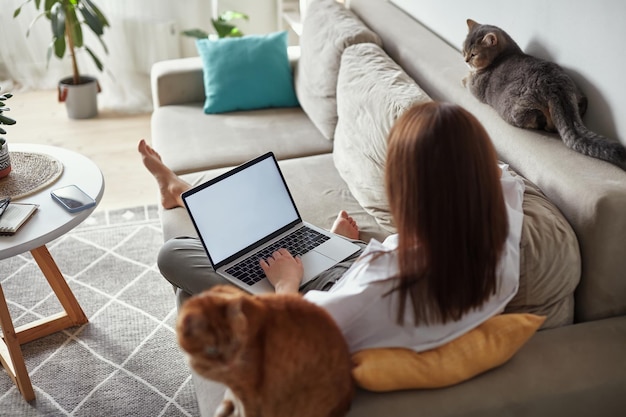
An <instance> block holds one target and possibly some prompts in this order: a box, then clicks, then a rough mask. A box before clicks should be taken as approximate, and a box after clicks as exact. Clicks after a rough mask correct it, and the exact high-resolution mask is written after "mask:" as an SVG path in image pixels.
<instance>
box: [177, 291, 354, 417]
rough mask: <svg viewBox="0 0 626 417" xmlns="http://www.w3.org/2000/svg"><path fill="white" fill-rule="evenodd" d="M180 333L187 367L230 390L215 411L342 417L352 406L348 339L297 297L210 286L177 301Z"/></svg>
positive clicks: (256, 416)
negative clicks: (188, 297)
mask: <svg viewBox="0 0 626 417" xmlns="http://www.w3.org/2000/svg"><path fill="white" fill-rule="evenodd" d="M177 334H178V341H179V344H180V346H181V347H182V348H183V349H184V350H185V351H186V352H187V354H188V356H189V361H190V365H191V367H192V368H193V369H194V370H195V371H196V372H197V373H198V374H199V375H201V376H203V377H205V378H208V379H210V380H213V381H217V382H220V383H223V384H224V385H226V386H227V387H228V388H229V390H230V392H228V391H227V393H226V396H225V398H224V401H223V402H222V404H221V406H220V407H219V408H218V410H217V411H216V414H215V415H216V416H219V417H226V416H231V417H234V416H245V417H293V416H299V417H339V416H344V415H345V414H346V413H347V411H348V410H349V408H350V403H351V401H352V396H353V394H354V382H353V379H352V375H351V368H352V364H351V359H350V354H349V352H348V347H347V344H346V342H345V339H344V338H343V335H342V334H341V331H340V330H339V328H338V327H337V325H336V324H335V322H334V320H333V319H332V318H331V317H330V315H329V314H328V313H326V311H324V310H323V309H322V308H320V307H318V306H316V305H314V304H312V303H310V302H308V301H306V300H304V299H303V298H302V297H301V296H300V295H296V294H293V295H292V294H289V295H278V294H268V295H260V296H253V295H250V294H247V293H245V292H243V291H241V290H238V289H236V288H234V287H230V286H218V287H214V288H212V289H211V290H208V291H205V292H204V293H202V294H199V295H196V296H194V297H192V298H190V299H189V300H188V301H187V302H186V303H185V304H184V305H183V306H182V308H181V311H180V314H179V316H178V322H177Z"/></svg>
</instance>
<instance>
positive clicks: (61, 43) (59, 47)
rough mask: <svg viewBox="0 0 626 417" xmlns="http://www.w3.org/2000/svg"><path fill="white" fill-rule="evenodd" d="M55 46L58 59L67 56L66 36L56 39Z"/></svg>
mask: <svg viewBox="0 0 626 417" xmlns="http://www.w3.org/2000/svg"><path fill="white" fill-rule="evenodd" d="M53 45H54V55H56V57H57V58H63V57H64V56H65V36H61V37H60V38H54V42H53ZM48 60H49V59H48Z"/></svg>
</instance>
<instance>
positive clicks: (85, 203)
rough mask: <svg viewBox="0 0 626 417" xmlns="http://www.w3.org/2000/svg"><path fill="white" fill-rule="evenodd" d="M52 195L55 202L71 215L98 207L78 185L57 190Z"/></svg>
mask: <svg viewBox="0 0 626 417" xmlns="http://www.w3.org/2000/svg"><path fill="white" fill-rule="evenodd" d="M50 195H51V196H52V198H53V199H54V201H56V202H57V203H59V204H60V205H61V206H63V208H64V209H65V210H67V211H69V212H70V213H76V212H78V211H81V210H85V209H88V208H89V207H93V206H95V205H96V201H95V200H94V199H93V198H91V197H89V196H88V195H87V193H85V192H84V191H83V190H81V189H80V188H78V187H77V186H76V185H68V186H66V187H62V188H57V189H56V190H53V191H51V192H50Z"/></svg>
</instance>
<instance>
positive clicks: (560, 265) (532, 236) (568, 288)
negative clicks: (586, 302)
mask: <svg viewBox="0 0 626 417" xmlns="http://www.w3.org/2000/svg"><path fill="white" fill-rule="evenodd" d="M510 171H511V174H512V175H517V174H516V173H515V172H513V171H512V170H510ZM524 184H525V186H526V189H525V191H524V203H523V209H524V223H523V225H522V239H521V242H520V285H519V290H518V291H517V294H516V295H515V297H513V299H512V300H511V301H510V302H509V304H508V305H507V307H506V309H505V312H507V313H521V312H526V313H534V314H538V315H545V316H547V319H546V321H545V322H544V323H543V326H542V328H544V329H546V328H552V327H559V326H564V325H566V324H572V323H573V322H574V291H575V289H576V287H577V286H578V283H579V281H580V275H581V258H580V249H579V247H578V240H577V238H576V234H575V233H574V230H573V229H572V227H571V226H570V224H569V223H568V222H567V221H566V220H565V217H563V215H562V214H561V212H560V211H559V209H558V208H557V207H556V206H555V205H554V204H553V203H552V202H550V201H549V200H548V199H547V198H546V196H545V195H544V194H543V193H542V192H541V191H540V190H539V188H537V186H536V185H535V184H533V183H532V182H530V181H528V180H527V179H524Z"/></svg>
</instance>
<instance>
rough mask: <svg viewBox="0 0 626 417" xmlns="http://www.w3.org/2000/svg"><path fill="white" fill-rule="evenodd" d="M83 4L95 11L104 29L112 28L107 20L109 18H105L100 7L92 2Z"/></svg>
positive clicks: (86, 0) (84, 0) (84, 1)
mask: <svg viewBox="0 0 626 417" xmlns="http://www.w3.org/2000/svg"><path fill="white" fill-rule="evenodd" d="M83 3H84V4H85V5H86V6H87V7H89V8H90V9H91V10H92V11H93V13H94V15H96V16H97V17H98V20H99V21H100V22H101V24H102V26H103V27H110V26H111V25H110V24H109V21H108V20H107V18H106V17H105V16H104V14H103V13H102V12H101V11H100V9H99V8H98V6H96V5H95V4H93V2H92V1H91V0H83Z"/></svg>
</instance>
